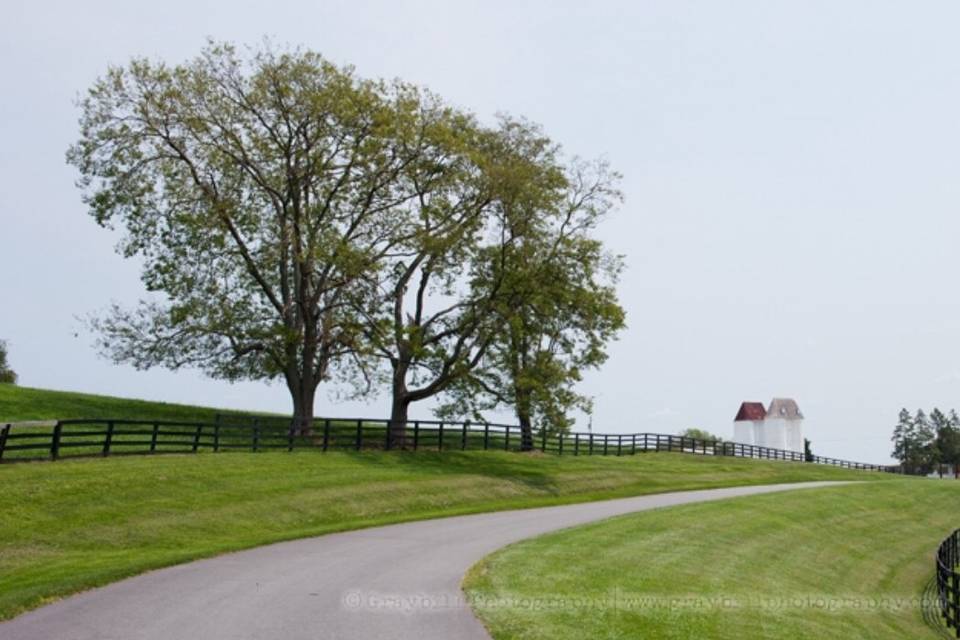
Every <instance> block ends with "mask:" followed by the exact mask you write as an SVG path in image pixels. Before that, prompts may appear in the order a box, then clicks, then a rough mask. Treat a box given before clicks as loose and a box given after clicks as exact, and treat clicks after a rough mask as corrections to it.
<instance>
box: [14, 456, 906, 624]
mask: <svg viewBox="0 0 960 640" xmlns="http://www.w3.org/2000/svg"><path fill="white" fill-rule="evenodd" d="M889 477H890V476H888V475H887V474H880V473H869V472H853V471H846V470H842V469H836V468H833V467H824V466H814V465H805V464H798V463H785V462H760V461H752V460H741V459H734V458H712V457H708V456H691V455H685V454H679V453H673V454H670V453H650V454H643V455H637V456H625V457H619V458H618V457H613V456H611V457H602V456H580V457H572V456H566V457H563V458H560V457H558V456H553V455H530V454H519V453H506V452H499V451H497V452H494V451H489V452H484V451H477V452H445V453H427V452H420V453H416V454H412V453H401V452H391V453H384V452H373V451H370V452H361V453H320V452H316V451H302V452H295V453H287V452H271V453H258V454H255V453H239V452H238V453H229V454H209V455H190V454H185V455H179V454H170V455H164V456H154V457H150V456H124V457H120V458H86V459H73V460H64V461H60V462H37V463H14V464H4V465H0V486H2V487H3V491H2V492H0V513H2V514H3V517H2V518H0V619H2V618H6V617H10V616H13V615H15V614H16V613H18V612H20V611H23V610H25V609H27V608H31V607H35V606H38V605H40V604H43V603H44V602H47V601H49V600H50V599H51V598H55V597H58V596H62V595H65V594H69V593H72V592H76V591H79V590H82V589H86V588H89V587H92V586H96V585H101V584H104V583H107V582H111V581H114V580H118V579H120V578H123V577H126V576H129V575H133V574H136V573H140V572H143V571H146V570H148V569H153V568H156V567H162V566H166V565H171V564H176V563H180V562H186V561H188V560H192V559H195V558H200V557H204V556H210V555H215V554H218V553H223V552H225V551H232V550H236V549H242V548H246V547H252V546H256V545H261V544H266V543H269V542H276V541H279V540H286V539H292V538H298V537H306V536H314V535H320V534H324V533H330V532H333V531H340V530H346V529H356V528H360V527H368V526H373V525H380V524H388V523H393V522H401V521H408V520H416V519H424V518H433V517H441V516H449V515H454V514H462V513H472V512H480V511H494V510H498V509H509V508H521V507H533V506H541V505H550V504H560V503H569V502H577V501H587V500H598V499H603V498H614V497H621V496H630V495H640V494H648V493H656V492H663V491H676V490H684V489H696V488H706V487H722V486H733V485H744V484H764V483H775V482H794V481H804V480H823V479H827V480H831V479H832V480H836V479H864V480H878V481H883V480H887V479H888V478H889Z"/></svg>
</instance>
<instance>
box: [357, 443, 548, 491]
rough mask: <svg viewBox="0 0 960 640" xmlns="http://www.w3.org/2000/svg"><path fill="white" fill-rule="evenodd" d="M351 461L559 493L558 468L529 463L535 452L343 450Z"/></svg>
mask: <svg viewBox="0 0 960 640" xmlns="http://www.w3.org/2000/svg"><path fill="white" fill-rule="evenodd" d="M341 455H344V456H347V457H349V458H350V459H351V460H352V461H354V462H356V463H358V464H363V465H369V466H377V467H381V468H382V467H384V466H391V467H393V468H397V469H409V470H410V471H412V472H416V473H433V474H437V475H452V476H466V475H470V476H486V477H489V478H496V479H497V480H502V481H508V482H516V483H519V484H523V485H524V486H527V487H530V488H531V489H536V490H538V491H542V492H545V493H551V494H556V493H559V487H558V486H557V483H556V475H557V472H558V469H556V468H555V465H554V464H530V463H531V462H533V460H531V459H532V458H533V459H538V460H537V462H540V460H543V459H544V458H545V456H542V454H539V453H519V452H512V453H495V452H482V453H480V454H479V455H478V453H477V452H472V453H470V452H468V453H464V452H460V451H444V452H442V453H440V452H426V451H417V452H416V453H414V452H412V451H410V452H392V453H381V454H374V455H371V454H370V452H368V451H364V452H343V453H342V454H341Z"/></svg>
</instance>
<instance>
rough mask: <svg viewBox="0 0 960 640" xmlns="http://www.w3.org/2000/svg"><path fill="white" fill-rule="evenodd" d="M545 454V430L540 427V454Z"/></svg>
mask: <svg viewBox="0 0 960 640" xmlns="http://www.w3.org/2000/svg"><path fill="white" fill-rule="evenodd" d="M546 452H547V429H546V427H542V428H541V429H540V453H546Z"/></svg>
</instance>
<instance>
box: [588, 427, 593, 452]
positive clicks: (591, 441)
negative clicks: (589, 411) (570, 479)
mask: <svg viewBox="0 0 960 640" xmlns="http://www.w3.org/2000/svg"><path fill="white" fill-rule="evenodd" d="M587 455H590V456H592V455H593V432H592V431H591V432H590V445H589V448H588V449H587Z"/></svg>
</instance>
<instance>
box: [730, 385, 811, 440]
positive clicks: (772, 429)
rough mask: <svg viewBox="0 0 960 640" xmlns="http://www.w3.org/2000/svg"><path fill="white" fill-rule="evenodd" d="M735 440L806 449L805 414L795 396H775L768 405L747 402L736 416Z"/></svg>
mask: <svg viewBox="0 0 960 640" xmlns="http://www.w3.org/2000/svg"><path fill="white" fill-rule="evenodd" d="M733 440H734V442H739V443H742V444H752V445H754V446H758V447H770V448H771V449H784V450H786V451H797V452H800V453H802V452H803V414H802V413H800V407H798V406H797V403H796V401H795V400H793V399H791V398H774V399H773V400H772V401H771V402H770V406H769V407H768V408H767V409H764V408H763V405H762V404H761V403H759V402H744V403H742V404H741V405H740V410H739V411H738V412H737V417H735V418H734V419H733Z"/></svg>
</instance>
